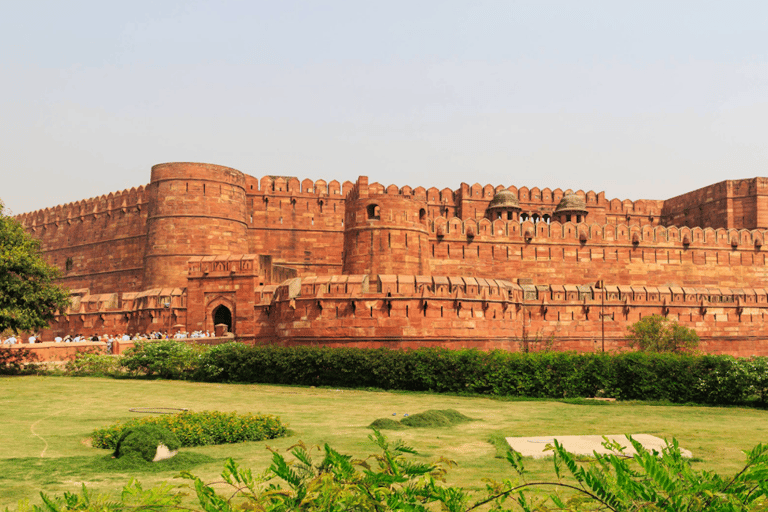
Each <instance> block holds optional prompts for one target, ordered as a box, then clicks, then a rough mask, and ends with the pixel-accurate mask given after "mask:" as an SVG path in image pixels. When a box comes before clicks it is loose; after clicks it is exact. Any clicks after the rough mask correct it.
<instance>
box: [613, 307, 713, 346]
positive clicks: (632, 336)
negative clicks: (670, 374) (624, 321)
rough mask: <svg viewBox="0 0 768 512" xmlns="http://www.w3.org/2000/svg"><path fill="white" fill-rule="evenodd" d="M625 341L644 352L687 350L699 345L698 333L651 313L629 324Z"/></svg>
mask: <svg viewBox="0 0 768 512" xmlns="http://www.w3.org/2000/svg"><path fill="white" fill-rule="evenodd" d="M627 341H628V342H629V345H630V346H631V347H633V348H637V349H638V350H640V351H644V352H687V351H690V350H692V349H694V348H696V347H697V346H698V345H699V335H698V334H696V331H694V330H693V329H691V328H689V327H685V326H684V325H680V324H678V323H677V322H676V321H674V320H670V319H669V318H667V317H664V316H661V315H651V316H647V317H645V318H643V319H641V320H638V321H637V322H635V323H634V324H632V325H630V326H629V334H628V335H627Z"/></svg>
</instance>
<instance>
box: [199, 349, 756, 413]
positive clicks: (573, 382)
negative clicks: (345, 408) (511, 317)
mask: <svg viewBox="0 0 768 512" xmlns="http://www.w3.org/2000/svg"><path fill="white" fill-rule="evenodd" d="M191 378H192V379H194V380H200V381H205V382H246V383H263V384H293V385H303V386H330V387H347V388H369V387H370V388H381V389H400V390H410V391H434V392H438V393H440V392H450V393H476V394H487V395H498V396H517V397H534V398H576V397H594V396H609V397H615V398H618V399H622V400H660V401H669V402H678V403H685V402H692V403H702V404H738V403H743V402H745V401H747V400H749V399H755V397H756V398H757V399H758V400H760V401H761V402H762V403H765V399H766V395H767V394H768V393H766V390H768V358H765V357H758V358H749V359H736V358H733V357H731V356H713V355H677V354H655V353H642V352H629V353H622V354H602V353H597V354H595V353H590V354H577V353H570V352H540V353H512V352H504V351H491V352H481V351H479V350H448V349H439V348H424V349H417V350H390V349H383V348H382V349H362V348H326V347H316V346H297V347H281V346H272V345H262V346H250V345H244V344H241V343H228V344H225V345H218V346H216V347H213V348H212V349H210V350H209V351H207V352H205V353H204V354H202V355H201V356H200V359H199V360H198V366H197V368H196V369H194V370H193V371H192V372H191Z"/></svg>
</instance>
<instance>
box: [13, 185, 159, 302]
mask: <svg viewBox="0 0 768 512" xmlns="http://www.w3.org/2000/svg"><path fill="white" fill-rule="evenodd" d="M16 218H17V219H18V220H19V221H20V222H21V224H22V226H24V228H25V229H26V230H27V231H29V232H30V233H31V234H32V235H33V236H34V237H35V238H37V239H39V240H40V242H41V249H42V252H43V255H44V256H45V257H46V259H47V260H48V261H50V262H51V263H53V264H54V265H56V266H57V267H59V268H60V269H61V271H62V275H63V278H62V280H61V283H62V284H63V285H64V286H66V287H68V288H89V289H91V290H93V291H94V293H102V292H109V291H116V290H121V291H123V290H124V291H138V290H141V289H142V287H143V283H142V279H143V275H144V261H143V258H144V251H145V248H146V239H147V237H146V233H147V231H146V229H147V228H146V226H147V198H146V191H145V187H144V186H141V187H138V188H132V189H130V190H123V191H122V192H116V193H110V194H108V195H105V196H100V197H97V198H92V199H84V200H82V201H77V202H75V203H68V204H65V205H59V206H55V207H52V208H46V209H44V210H38V211H35V212H31V213H25V214H21V215H19V216H17V217H16Z"/></svg>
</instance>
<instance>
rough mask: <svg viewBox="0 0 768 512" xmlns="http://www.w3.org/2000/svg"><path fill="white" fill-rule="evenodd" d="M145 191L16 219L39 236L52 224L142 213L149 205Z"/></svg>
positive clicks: (126, 192)
mask: <svg viewBox="0 0 768 512" xmlns="http://www.w3.org/2000/svg"><path fill="white" fill-rule="evenodd" d="M145 188H146V187H145V186H144V185H142V186H139V187H133V188H130V189H126V190H122V191H120V192H114V193H113V192H110V193H109V194H106V195H101V196H98V197H92V198H89V199H82V200H80V201H75V202H72V203H66V204H62V205H57V206H52V207H50V208H44V209H42V210H35V211H32V212H28V213H22V214H19V215H16V216H15V218H16V220H18V221H19V222H20V223H21V225H22V226H23V227H24V228H25V229H28V230H30V231H32V232H35V231H36V230H37V229H38V228H46V227H47V226H48V225H50V224H54V225H56V226H57V227H58V226H61V225H62V224H72V222H82V221H83V220H85V219H86V218H94V219H97V218H99V217H101V216H102V215H106V216H112V215H115V214H118V213H123V214H125V213H130V212H139V211H141V210H142V208H144V207H145V206H146V204H147V199H146V197H145Z"/></svg>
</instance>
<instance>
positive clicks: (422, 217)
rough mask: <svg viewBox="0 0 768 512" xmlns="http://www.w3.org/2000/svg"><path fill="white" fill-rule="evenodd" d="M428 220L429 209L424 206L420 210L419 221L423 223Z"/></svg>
mask: <svg viewBox="0 0 768 512" xmlns="http://www.w3.org/2000/svg"><path fill="white" fill-rule="evenodd" d="M426 220H427V210H425V209H424V208H422V209H421V210H419V222H421V223H422V224H423V223H424V222H426Z"/></svg>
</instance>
